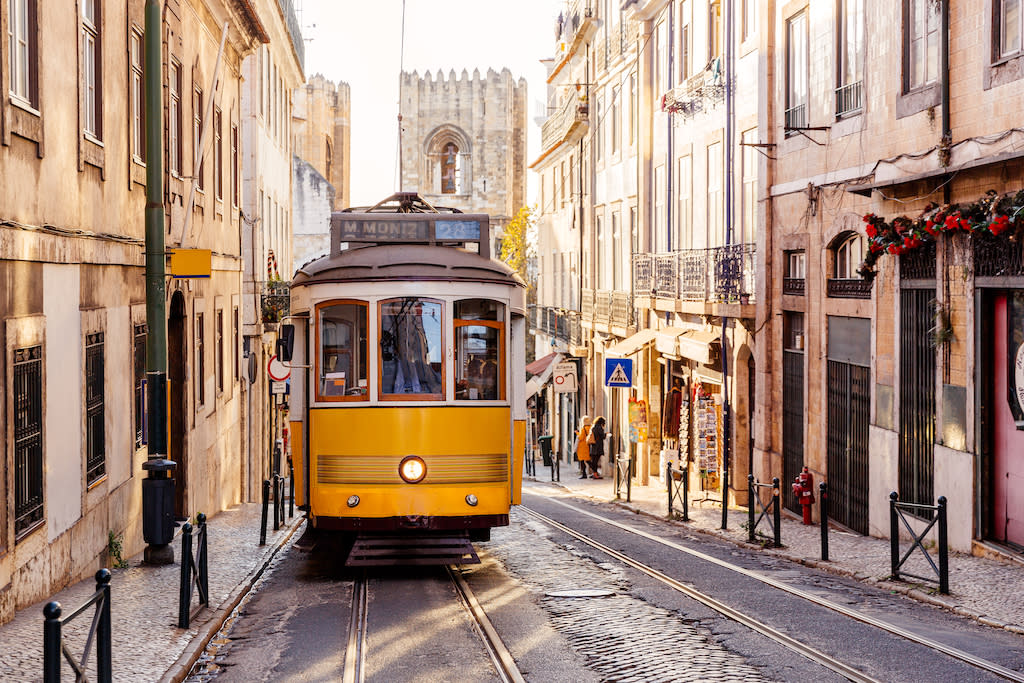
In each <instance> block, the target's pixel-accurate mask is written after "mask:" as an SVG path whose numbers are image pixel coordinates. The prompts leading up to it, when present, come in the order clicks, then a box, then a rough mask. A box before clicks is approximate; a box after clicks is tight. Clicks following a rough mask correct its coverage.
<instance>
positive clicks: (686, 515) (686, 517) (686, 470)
mask: <svg viewBox="0 0 1024 683" xmlns="http://www.w3.org/2000/svg"><path fill="white" fill-rule="evenodd" d="M679 466H680V467H682V469H683V521H684V522H689V521H690V463H688V462H683V461H682V460H680V461H679Z"/></svg>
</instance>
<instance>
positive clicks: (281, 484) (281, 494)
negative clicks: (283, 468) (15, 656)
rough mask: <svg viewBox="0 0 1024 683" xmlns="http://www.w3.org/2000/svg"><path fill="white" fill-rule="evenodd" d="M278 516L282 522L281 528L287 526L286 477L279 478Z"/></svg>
mask: <svg viewBox="0 0 1024 683" xmlns="http://www.w3.org/2000/svg"><path fill="white" fill-rule="evenodd" d="M277 488H278V494H277V516H278V518H279V519H280V520H281V526H282V527H283V526H284V525H285V518H284V475H281V476H279V477H278V478H277Z"/></svg>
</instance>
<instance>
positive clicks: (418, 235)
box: [331, 212, 490, 252]
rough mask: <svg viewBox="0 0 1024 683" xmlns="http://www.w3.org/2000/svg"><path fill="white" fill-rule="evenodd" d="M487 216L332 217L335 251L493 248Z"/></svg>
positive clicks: (387, 215) (390, 214)
mask: <svg viewBox="0 0 1024 683" xmlns="http://www.w3.org/2000/svg"><path fill="white" fill-rule="evenodd" d="M489 229H490V217H489V216H488V215H486V214H468V213H467V214H395V213H355V212H351V213H347V212H337V213H335V214H333V215H332V216H331V233H332V234H331V238H332V239H331V241H332V242H333V244H334V249H335V250H340V248H341V245H342V244H344V243H346V242H356V243H367V242H369V243H374V244H438V243H459V244H461V243H466V242H473V243H476V244H479V245H481V249H480V251H481V252H483V251H485V249H486V248H487V247H488V246H489V234H488V233H489Z"/></svg>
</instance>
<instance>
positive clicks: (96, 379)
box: [85, 332, 107, 485]
mask: <svg viewBox="0 0 1024 683" xmlns="http://www.w3.org/2000/svg"><path fill="white" fill-rule="evenodd" d="M103 377H104V373H103V333H102V332H95V333H93V334H90V335H88V336H87V337H86V341H85V480H86V484H87V485H91V484H93V483H94V482H96V481H98V480H100V479H101V478H102V477H103V476H104V475H105V474H106V472H107V466H106V449H105V443H106V431H105V429H104V407H103Z"/></svg>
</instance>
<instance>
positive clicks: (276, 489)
mask: <svg viewBox="0 0 1024 683" xmlns="http://www.w3.org/2000/svg"><path fill="white" fill-rule="evenodd" d="M280 479H281V475H279V474H275V475H274V531H277V530H278V529H280V528H281V517H280V515H278V514H277V506H278V498H279V496H278V492H279V491H280V490H281V487H280V486H279V481H280Z"/></svg>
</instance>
